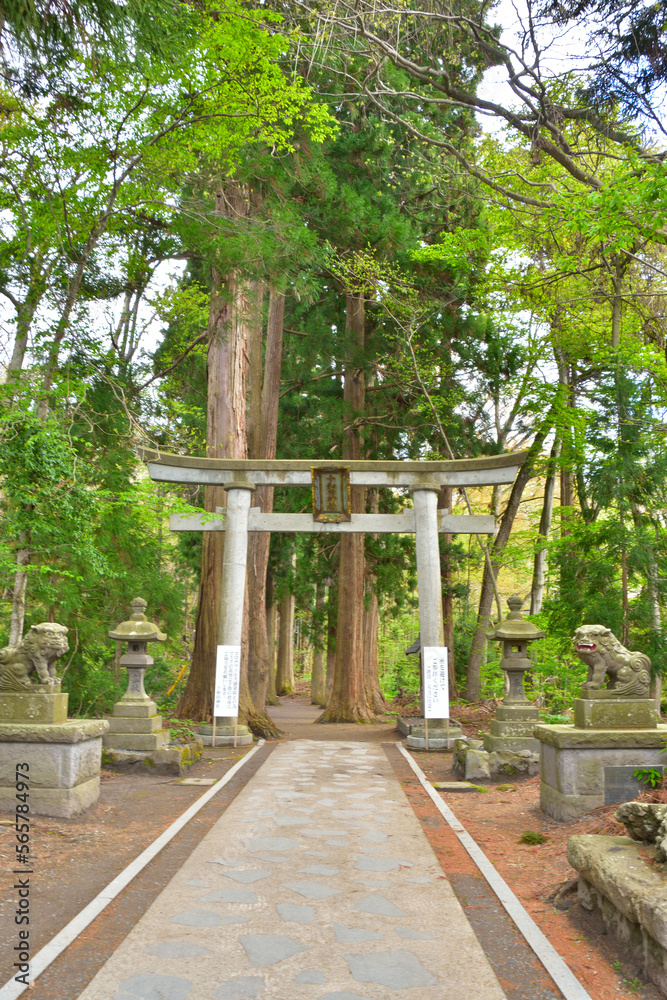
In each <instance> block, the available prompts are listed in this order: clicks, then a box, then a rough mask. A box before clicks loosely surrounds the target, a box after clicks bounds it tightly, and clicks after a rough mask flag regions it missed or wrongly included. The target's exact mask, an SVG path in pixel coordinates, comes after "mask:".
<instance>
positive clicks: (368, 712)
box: [318, 293, 375, 722]
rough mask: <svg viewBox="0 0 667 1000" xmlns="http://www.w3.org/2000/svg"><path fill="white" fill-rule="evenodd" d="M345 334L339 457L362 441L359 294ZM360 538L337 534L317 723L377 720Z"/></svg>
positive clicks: (358, 508)
mask: <svg viewBox="0 0 667 1000" xmlns="http://www.w3.org/2000/svg"><path fill="white" fill-rule="evenodd" d="M345 332H346V340H347V345H346V346H347V350H346V360H345V384H344V388H343V401H344V404H345V419H346V422H347V427H346V429H345V432H344V439H343V458H344V459H346V458H349V459H358V458H361V457H362V455H363V440H362V434H361V430H360V428H359V426H358V424H357V421H358V420H359V418H360V417H361V416H362V415H363V412H364V406H365V398H366V384H365V374H364V369H363V367H362V365H363V350H364V334H365V307H364V297H363V294H362V295H353V294H352V293H348V295H347V303H346V321H345ZM365 492H366V491H365V489H364V488H363V487H359V486H353V487H352V489H351V494H352V496H351V501H352V503H351V506H352V511H353V512H354V513H363V512H364V511H365V508H366V504H365ZM364 544H365V541H364V536H363V535H362V534H353V533H350V534H341V536H340V557H339V565H338V627H337V633H336V634H337V651H336V670H335V673H334V681H333V689H332V692H331V696H330V698H329V701H328V703H327V707H326V709H325V711H324V713H323V715H322V716H321V717H320V718H319V720H318V721H319V722H371V721H372V720H373V719H374V718H375V710H374V706H373V704H372V703H371V702H370V701H369V699H368V694H367V688H366V678H365V673H364V574H365V557H364Z"/></svg>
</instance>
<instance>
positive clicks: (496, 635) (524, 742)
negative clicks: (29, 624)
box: [484, 596, 544, 753]
mask: <svg viewBox="0 0 667 1000" xmlns="http://www.w3.org/2000/svg"><path fill="white" fill-rule="evenodd" d="M507 604H508V605H509V609H510V613H509V614H508V616H507V618H505V619H503V621H501V622H499V623H498V625H497V626H496V628H495V629H494V631H493V632H491V633H489V636H488V638H489V639H496V640H498V641H499V642H502V644H503V658H502V660H501V661H500V666H501V669H502V670H504V671H505V674H506V676H507V680H508V690H507V694H506V695H505V697H504V699H503V702H502V704H501V705H499V706H498V709H497V711H496V717H495V719H494V720H493V721H492V723H491V727H490V728H491V732H490V733H487V734H486V735H485V736H484V749H485V750H487V751H489V752H493V751H494V750H495V751H499V750H512V751H514V752H515V753H519V752H521V751H529V752H530V753H539V750H540V741H539V740H537V739H535V737H534V736H533V730H534V728H535V726H536V725H537V724H538V723H539V721H540V713H539V709H537V708H536V707H535V705H533V704H532V702H530V701H529V700H528V698H527V697H526V692H525V690H524V686H523V681H524V674H525V672H526V671H527V670H530V669H531V667H532V666H533V664H532V661H531V660H530V658H529V656H528V647H529V645H530V643H531V642H534V641H535V640H536V639H541V638H542V637H543V636H544V632H540V630H539V629H538V628H536V626H535V625H533V623H532V622H527V621H525V619H524V617H523V614H522V613H521V605H522V604H523V601H522V600H521V598H520V597H516V596H514V597H510V598H508V600H507Z"/></svg>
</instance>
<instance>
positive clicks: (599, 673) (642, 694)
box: [572, 625, 651, 698]
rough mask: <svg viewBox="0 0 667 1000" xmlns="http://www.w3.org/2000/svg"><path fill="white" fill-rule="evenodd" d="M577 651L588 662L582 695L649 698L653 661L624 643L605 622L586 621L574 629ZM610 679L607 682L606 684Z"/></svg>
mask: <svg viewBox="0 0 667 1000" xmlns="http://www.w3.org/2000/svg"><path fill="white" fill-rule="evenodd" d="M572 644H573V646H574V651H575V653H576V654H577V656H578V657H579V659H580V660H582V661H583V662H584V663H585V664H586V665H587V666H588V677H587V679H586V681H585V683H584V684H582V685H581V696H582V698H648V696H649V693H648V689H649V684H650V682H651V661H650V660H649V658H648V656H645V655H644V653H633V652H632V651H631V650H629V649H626V648H625V646H623V645H622V644H621V643H620V642H619V641H618V639H617V638H616V636H615V635H614V633H613V632H612V631H611V629H608V628H605V626H604V625H582V626H581V628H578V629H577V631H576V632H575V633H574V638H573V640H572ZM605 680H607V686H606V687H603V684H604V681H605Z"/></svg>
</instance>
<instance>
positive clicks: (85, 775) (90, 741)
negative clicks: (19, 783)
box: [0, 695, 107, 818]
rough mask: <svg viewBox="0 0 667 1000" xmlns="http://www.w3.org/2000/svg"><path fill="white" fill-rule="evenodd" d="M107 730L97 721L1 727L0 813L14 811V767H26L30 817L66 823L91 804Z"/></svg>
mask: <svg viewBox="0 0 667 1000" xmlns="http://www.w3.org/2000/svg"><path fill="white" fill-rule="evenodd" d="M63 697H65V698H66V697H67V696H66V695H64V696H63ZM106 728H107V723H106V722H104V721H103V720H101V719H92V720H88V721H87V720H83V719H69V720H67V721H66V722H62V723H58V724H53V725H50V724H41V725H40V724H34V725H33V724H26V723H22V724H21V723H0V809H2V810H7V811H10V812H11V811H13V809H14V808H15V806H16V788H15V784H16V765H17V764H18V763H21V764H23V763H25V764H27V765H28V772H27V778H26V780H27V781H28V784H29V786H30V791H29V807H30V813H31V814H33V815H38V816H39V815H43V816H60V817H64V818H69V817H71V816H76V815H78V814H79V813H81V812H83V811H84V810H85V809H87V808H88V807H89V806H91V805H93V804H94V803H95V802H96V801H97V799H98V797H99V789H100V759H101V754H102V736H103V734H104V732H105V731H106Z"/></svg>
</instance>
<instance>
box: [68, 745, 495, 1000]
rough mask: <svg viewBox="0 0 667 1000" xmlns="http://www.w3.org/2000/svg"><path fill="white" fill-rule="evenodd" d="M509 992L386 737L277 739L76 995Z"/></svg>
mask: <svg viewBox="0 0 667 1000" xmlns="http://www.w3.org/2000/svg"><path fill="white" fill-rule="evenodd" d="M402 996H408V997H410V996H412V997H415V998H419V1000H470V998H471V997H474V998H475V1000H504V998H505V994H504V993H503V991H502V990H501V988H500V986H499V984H498V981H497V979H496V977H495V975H494V973H493V971H492V969H491V967H490V965H489V963H488V961H487V959H486V957H485V955H484V953H483V951H482V949H481V947H480V945H479V943H478V941H477V938H476V937H475V935H474V933H473V931H472V929H471V927H470V924H469V923H468V921H467V919H466V917H465V915H464V914H463V911H462V910H461V907H460V905H459V903H458V901H457V900H456V897H455V896H454V893H453V892H452V889H451V888H450V885H449V883H448V882H447V880H446V879H445V878H444V876H443V874H442V869H441V868H440V866H439V864H438V862H437V860H436V858H435V855H434V854H433V851H432V850H431V847H430V845H429V843H428V841H427V839H426V837H425V835H424V833H423V832H422V829H421V827H420V825H419V823H418V821H417V819H416V817H415V815H414V813H413V811H412V808H411V807H410V805H409V803H408V801H407V799H406V798H405V795H404V794H403V791H402V790H401V787H400V785H399V783H398V781H397V780H396V778H395V776H394V773H393V770H392V768H391V766H390V764H389V762H388V760H387V758H386V756H385V754H384V752H383V751H382V750H381V748H380V747H375V746H372V745H370V746H369V745H365V744H363V743H342V742H331V741H327V742H312V741H309V740H299V741H294V742H291V743H286V744H281V745H279V746H277V747H276V749H275V750H274V751H273V752H272V754H271V755H270V757H269V758H268V760H267V761H266V762H265V763H264V764H263V765H262V767H261V768H260V769H259V770H258V772H257V774H256V775H255V776H254V777H253V778H252V779H251V780H250V782H249V783H248V785H247V786H246V787H245V788H244V790H243V791H242V792H241V793H240V794H239V795H238V797H237V798H236V799H235V800H234V802H233V803H232V804H231V805H230V807H229V808H228V809H227V811H226V812H225V813H224V815H223V816H222V817H221V819H220V820H219V821H218V822H217V824H216V825H215V827H214V828H213V829H212V830H211V832H210V833H209V834H208V836H207V837H206V838H205V839H204V840H203V841H202V842H201V843H200V844H199V846H198V847H197V848H196V849H195V851H194V852H193V853H192V855H191V856H190V857H189V858H188V860H187V861H186V863H185V864H184V865H183V867H182V869H181V870H180V871H179V872H178V874H177V875H176V876H175V877H174V878H173V879H172V881H171V882H170V883H169V885H168V886H167V887H166V888H165V889H164V891H163V892H162V893H161V895H160V896H159V897H158V899H157V900H156V901H155V902H154V903H153V905H152V906H151V907H150V909H149V910H148V911H147V912H146V913H145V915H144V916H143V917H142V918H141V920H140V921H139V922H138V923H137V925H136V926H135V927H134V929H133V930H132V931H131V932H130V933H129V935H128V937H127V938H126V939H125V941H124V942H123V944H122V945H121V946H120V947H119V948H118V950H117V951H116V952H115V953H114V955H113V956H112V957H111V958H110V959H109V961H108V962H107V963H106V964H105V965H104V966H103V967H102V969H101V970H100V971H99V973H98V974H97V975H96V976H95V978H94V979H93V980H92V981H91V983H90V984H89V985H88V987H87V988H86V989H85V990H84V992H83V993H82V994H80V1000H254V998H259V1000H384V998H387V997H402Z"/></svg>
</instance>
